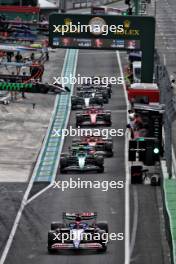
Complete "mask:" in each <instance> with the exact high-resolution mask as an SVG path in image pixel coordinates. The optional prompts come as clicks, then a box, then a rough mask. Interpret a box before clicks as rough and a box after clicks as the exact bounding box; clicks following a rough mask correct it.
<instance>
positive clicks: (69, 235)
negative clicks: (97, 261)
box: [48, 212, 109, 253]
mask: <svg viewBox="0 0 176 264" xmlns="http://www.w3.org/2000/svg"><path fill="white" fill-rule="evenodd" d="M108 232H109V229H108V224H107V222H97V213H96V212H95V213H66V212H64V213H63V222H53V223H51V230H50V231H49V232H48V252H49V253H54V252H58V251H59V250H64V249H73V250H80V249H91V250H97V251H99V252H105V251H106V250H107V240H106V239H105V236H106V235H108Z"/></svg>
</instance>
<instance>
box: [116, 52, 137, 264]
mask: <svg viewBox="0 0 176 264" xmlns="http://www.w3.org/2000/svg"><path fill="white" fill-rule="evenodd" d="M116 54H117V61H118V65H119V68H120V75H121V77H123V79H124V73H123V68H122V62H121V58H120V53H119V51H116ZM123 89H124V95H125V101H126V106H127V111H126V112H127V117H126V119H127V123H128V121H129V118H128V109H129V101H128V95H127V90H126V86H125V83H123ZM128 143H129V138H128V135H126V137H125V166H126V187H125V264H129V263H130V262H131V257H132V254H133V250H134V247H135V242H136V233H137V225H138V213H139V205H138V194H137V190H136V188H134V192H133V194H134V196H133V198H134V212H133V227H132V234H131V241H130V181H131V177H130V172H129V168H130V164H129V161H128Z"/></svg>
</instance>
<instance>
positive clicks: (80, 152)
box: [60, 146, 104, 173]
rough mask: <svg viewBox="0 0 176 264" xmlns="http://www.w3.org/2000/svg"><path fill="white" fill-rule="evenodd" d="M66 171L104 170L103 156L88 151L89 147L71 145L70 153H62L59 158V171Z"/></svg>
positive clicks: (100, 171)
mask: <svg viewBox="0 0 176 264" xmlns="http://www.w3.org/2000/svg"><path fill="white" fill-rule="evenodd" d="M68 171H70V172H71V171H72V172H74V171H76V172H78V171H79V172H85V171H97V172H99V173H102V172H104V158H103V156H100V155H96V154H94V153H90V149H88V148H86V147H84V146H77V147H73V148H71V149H70V153H63V154H61V158H60V172H61V173H67V172H68Z"/></svg>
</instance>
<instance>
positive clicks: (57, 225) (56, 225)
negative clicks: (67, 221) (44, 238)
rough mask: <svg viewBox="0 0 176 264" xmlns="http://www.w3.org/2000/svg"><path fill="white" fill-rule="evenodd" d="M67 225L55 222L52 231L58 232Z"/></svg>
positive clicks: (52, 224)
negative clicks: (57, 230)
mask: <svg viewBox="0 0 176 264" xmlns="http://www.w3.org/2000/svg"><path fill="white" fill-rule="evenodd" d="M64 227H65V225H64V224H63V223H61V222H53V223H51V230H56V229H58V228H64Z"/></svg>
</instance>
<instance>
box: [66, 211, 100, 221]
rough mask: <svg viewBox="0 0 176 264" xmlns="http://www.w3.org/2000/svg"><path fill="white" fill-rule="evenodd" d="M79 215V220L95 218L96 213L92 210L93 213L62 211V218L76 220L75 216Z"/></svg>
mask: <svg viewBox="0 0 176 264" xmlns="http://www.w3.org/2000/svg"><path fill="white" fill-rule="evenodd" d="M78 216H80V217H81V220H93V219H94V220H95V219H96V218H97V213H96V212H94V213H90V212H87V213H66V212H64V213H63V219H64V220H72V221H74V220H76V217H78Z"/></svg>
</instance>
